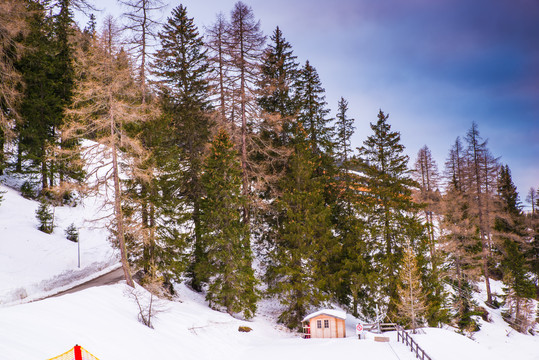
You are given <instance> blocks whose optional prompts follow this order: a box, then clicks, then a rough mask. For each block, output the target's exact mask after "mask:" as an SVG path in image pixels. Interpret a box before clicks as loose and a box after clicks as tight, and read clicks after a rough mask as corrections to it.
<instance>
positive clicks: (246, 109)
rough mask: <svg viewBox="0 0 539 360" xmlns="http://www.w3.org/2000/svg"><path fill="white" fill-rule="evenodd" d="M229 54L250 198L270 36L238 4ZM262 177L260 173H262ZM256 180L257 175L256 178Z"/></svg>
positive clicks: (246, 193)
mask: <svg viewBox="0 0 539 360" xmlns="http://www.w3.org/2000/svg"><path fill="white" fill-rule="evenodd" d="M227 33H228V36H227V41H226V52H227V54H228V56H229V61H230V66H229V73H228V76H229V77H230V79H231V80H232V82H233V85H232V86H233V91H234V94H236V92H237V100H234V101H237V103H238V109H239V114H234V117H233V118H232V119H231V121H232V122H233V123H235V124H239V125H238V128H239V136H238V137H239V141H238V143H239V148H240V157H241V169H242V179H243V184H242V192H243V195H244V196H245V197H246V198H249V197H250V188H251V185H250V178H253V176H255V175H256V174H255V169H253V168H252V167H251V166H250V164H249V148H250V144H248V143H249V142H251V139H250V137H251V134H252V133H253V131H254V128H256V121H258V118H259V115H258V113H259V108H258V104H257V95H256V92H257V82H258V79H259V75H260V61H261V56H262V50H263V46H264V43H265V41H266V37H265V36H264V35H263V33H262V31H261V30H260V21H256V20H255V17H254V13H253V10H252V9H251V7H249V6H247V5H246V4H245V3H243V2H241V1H238V2H237V3H236V4H235V5H234V9H233V10H232V12H231V13H230V23H229V26H228V28H227ZM259 175H260V174H259ZM255 177H256V176H255ZM243 217H244V221H245V223H249V219H250V215H249V204H248V203H246V204H245V206H244V209H243Z"/></svg>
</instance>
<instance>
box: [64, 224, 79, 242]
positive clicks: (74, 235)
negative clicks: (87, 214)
mask: <svg viewBox="0 0 539 360" xmlns="http://www.w3.org/2000/svg"><path fill="white" fill-rule="evenodd" d="M65 234H66V238H67V240H69V241H73V242H79V230H78V229H77V228H76V227H75V224H73V223H71V225H69V226H68V227H67V229H66V230H65Z"/></svg>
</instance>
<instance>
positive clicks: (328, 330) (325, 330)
mask: <svg viewBox="0 0 539 360" xmlns="http://www.w3.org/2000/svg"><path fill="white" fill-rule="evenodd" d="M322 322H323V334H324V335H323V336H322V337H323V338H330V337H331V328H330V321H329V319H324V320H323V321H322Z"/></svg>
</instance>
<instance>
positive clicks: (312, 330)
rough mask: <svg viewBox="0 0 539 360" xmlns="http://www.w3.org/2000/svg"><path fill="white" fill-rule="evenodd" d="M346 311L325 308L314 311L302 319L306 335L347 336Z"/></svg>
mask: <svg viewBox="0 0 539 360" xmlns="http://www.w3.org/2000/svg"><path fill="white" fill-rule="evenodd" d="M345 320H346V313H345V312H343V311H339V310H332V309H324V310H320V311H317V312H315V313H312V314H310V315H308V316H306V317H305V319H303V320H302V322H303V333H304V337H305V338H307V339H309V338H344V337H346V326H345Z"/></svg>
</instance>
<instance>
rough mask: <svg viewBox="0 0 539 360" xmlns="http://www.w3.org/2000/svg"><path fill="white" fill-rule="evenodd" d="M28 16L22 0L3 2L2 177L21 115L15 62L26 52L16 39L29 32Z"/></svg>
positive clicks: (0, 67)
mask: <svg viewBox="0 0 539 360" xmlns="http://www.w3.org/2000/svg"><path fill="white" fill-rule="evenodd" d="M27 15H28V12H27V11H26V9H25V7H24V2H23V1H21V0H5V1H2V2H1V3H0V175H2V174H3V171H4V167H5V161H6V159H5V153H4V151H5V150H4V145H5V144H6V143H7V142H8V141H9V140H10V139H11V138H12V137H13V136H14V134H13V131H12V130H13V127H14V121H15V120H16V119H17V115H18V114H17V109H18V106H17V102H18V101H19V100H20V95H21V94H20V90H19V89H18V88H17V84H18V83H19V81H20V73H19V72H18V71H17V70H16V69H15V67H14V62H16V61H17V59H18V58H19V57H20V56H21V54H22V49H21V46H20V45H21V44H20V43H18V42H17V41H16V37H17V36H19V35H20V34H22V33H23V32H24V31H25V29H26V24H27V22H26V19H25V18H26V16H27Z"/></svg>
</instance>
